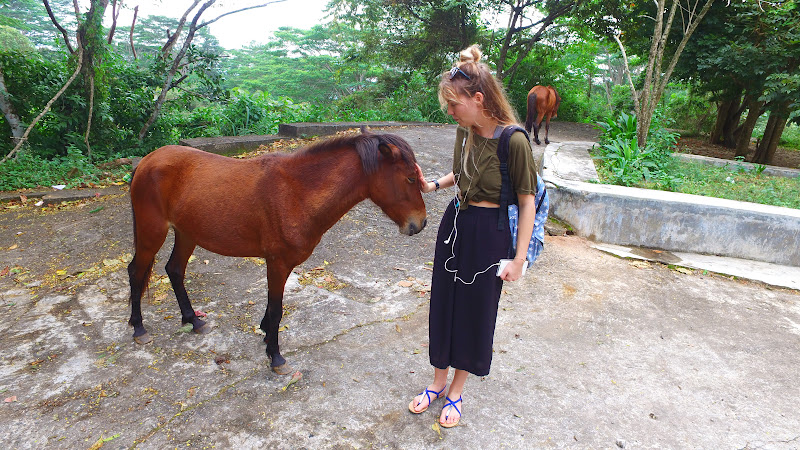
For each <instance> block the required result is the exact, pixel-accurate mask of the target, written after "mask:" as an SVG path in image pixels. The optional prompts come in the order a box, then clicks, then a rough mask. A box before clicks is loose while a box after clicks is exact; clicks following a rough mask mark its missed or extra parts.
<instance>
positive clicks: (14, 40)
mask: <svg viewBox="0 0 800 450" xmlns="http://www.w3.org/2000/svg"><path fill="white" fill-rule="evenodd" d="M0 49H2V50H0V51H4V52H6V51H17V52H33V51H36V49H35V48H33V45H32V44H31V41H30V40H29V39H28V38H26V37H25V35H24V34H22V32H21V31H19V30H17V29H16V28H11V27H9V26H6V25H0Z"/></svg>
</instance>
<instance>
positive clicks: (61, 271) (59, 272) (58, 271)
mask: <svg viewBox="0 0 800 450" xmlns="http://www.w3.org/2000/svg"><path fill="white" fill-rule="evenodd" d="M66 274H67V271H66V270H56V275H58V276H60V277H63V276H64V275H66Z"/></svg>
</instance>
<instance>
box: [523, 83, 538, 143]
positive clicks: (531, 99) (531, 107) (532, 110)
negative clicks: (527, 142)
mask: <svg viewBox="0 0 800 450" xmlns="http://www.w3.org/2000/svg"><path fill="white" fill-rule="evenodd" d="M537 114H538V112H537V111H536V92H531V93H529V94H528V115H527V116H526V117H525V131H527V132H528V133H530V132H531V128H533V124H534V121H535V120H536V115H537Z"/></svg>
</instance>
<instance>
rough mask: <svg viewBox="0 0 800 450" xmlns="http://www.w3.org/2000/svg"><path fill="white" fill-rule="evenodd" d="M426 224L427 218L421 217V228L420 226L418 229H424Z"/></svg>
mask: <svg viewBox="0 0 800 450" xmlns="http://www.w3.org/2000/svg"><path fill="white" fill-rule="evenodd" d="M427 224H428V218H427V217H426V218H424V219H422V228H420V229H419V231H422V230H424V229H425V225H427Z"/></svg>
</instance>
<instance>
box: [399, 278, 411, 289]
mask: <svg viewBox="0 0 800 450" xmlns="http://www.w3.org/2000/svg"><path fill="white" fill-rule="evenodd" d="M397 285H398V286H400V287H411V286H413V285H414V283H412V282H410V281H406V280H403V281H398V282H397Z"/></svg>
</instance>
